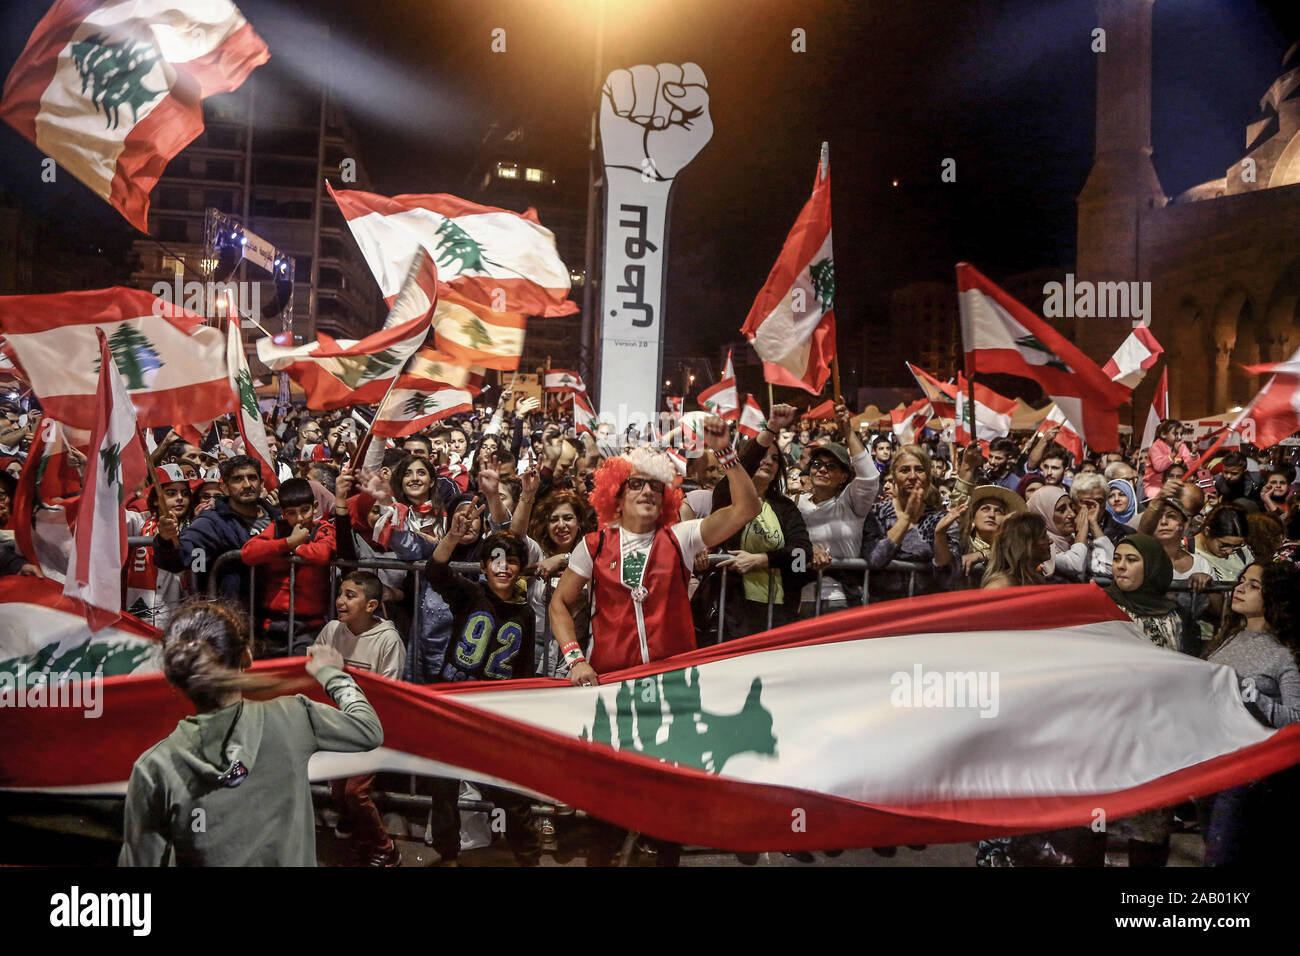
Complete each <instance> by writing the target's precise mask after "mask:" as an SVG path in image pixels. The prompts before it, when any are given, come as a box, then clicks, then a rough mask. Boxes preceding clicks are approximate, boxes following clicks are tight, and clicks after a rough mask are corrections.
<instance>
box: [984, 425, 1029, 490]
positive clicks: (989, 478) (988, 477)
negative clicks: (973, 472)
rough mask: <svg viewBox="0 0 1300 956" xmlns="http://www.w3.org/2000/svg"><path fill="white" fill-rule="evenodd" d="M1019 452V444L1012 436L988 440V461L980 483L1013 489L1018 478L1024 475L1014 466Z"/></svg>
mask: <svg viewBox="0 0 1300 956" xmlns="http://www.w3.org/2000/svg"><path fill="white" fill-rule="evenodd" d="M1019 454H1020V446H1019V445H1017V444H1016V442H1015V440H1014V439H1012V438H995V439H993V441H991V442H989V462H988V465H987V466H986V467H985V469H984V480H983V481H982V482H981V484H985V485H998V486H999V487H1002V488H1009V489H1010V490H1012V491H1015V490H1016V486H1017V485H1019V484H1020V479H1021V478H1023V477H1024V475H1022V474H1021V473H1020V469H1018V468H1017V467H1016V458H1017V457H1018V456H1019Z"/></svg>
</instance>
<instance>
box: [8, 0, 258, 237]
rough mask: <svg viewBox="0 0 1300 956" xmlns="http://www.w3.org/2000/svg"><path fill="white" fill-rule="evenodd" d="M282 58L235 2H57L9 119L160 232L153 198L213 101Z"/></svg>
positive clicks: (24, 61)
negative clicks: (206, 103) (153, 219)
mask: <svg viewBox="0 0 1300 956" xmlns="http://www.w3.org/2000/svg"><path fill="white" fill-rule="evenodd" d="M269 58H270V55H269V54H268V53H267V51H266V44H265V43H263V42H262V39H261V37H259V36H258V35H257V34H256V33H254V32H253V28H252V27H251V26H249V24H248V21H246V20H245V19H244V17H243V15H242V14H241V13H240V12H239V10H238V9H237V8H236V7H235V5H234V4H233V3H230V2H229V0H168V2H166V3H159V2H156V0H100V2H94V0H56V2H55V3H54V5H53V6H52V7H50V10H49V12H48V13H47V14H45V16H44V17H43V18H42V19H41V22H40V23H38V24H37V25H36V31H35V32H34V33H33V34H32V36H31V39H30V40H28V41H27V47H26V49H24V50H23V52H22V54H21V55H20V56H19V57H18V62H17V63H15V64H14V68H13V70H11V71H10V73H9V79H8V80H6V81H5V88H4V98H3V99H2V100H0V119H3V120H4V121H5V122H6V123H8V124H9V125H10V126H12V127H13V128H14V129H16V130H18V132H19V133H21V134H22V135H23V136H25V137H26V138H27V139H28V140H30V141H31V142H32V143H34V144H35V145H36V148H37V149H39V150H40V151H41V152H43V153H45V154H46V155H47V156H50V157H51V158H53V159H54V160H55V162H57V163H58V164H59V165H60V166H62V167H63V168H64V169H66V170H67V171H68V172H69V173H71V174H72V175H73V176H75V177H76V178H77V179H79V180H80V181H81V182H82V183H84V184H85V185H86V186H87V187H89V189H90V190H91V191H92V192H94V193H95V194H96V195H97V196H99V197H100V198H101V199H104V200H106V201H107V202H108V203H109V204H111V205H112V206H113V208H115V209H116V210H117V211H118V212H120V213H121V214H122V215H123V216H125V217H126V220H127V222H129V223H131V225H133V226H135V227H136V228H137V229H139V230H140V231H141V232H148V231H149V193H150V191H151V190H152V189H153V188H154V185H155V184H156V183H157V182H158V179H159V177H160V176H162V174H163V170H164V169H165V168H166V166H167V163H168V162H170V161H171V158H172V157H173V156H175V155H176V154H177V153H179V152H180V151H181V150H182V149H184V148H185V147H186V146H188V145H189V144H190V143H191V142H193V140H194V139H195V138H197V137H198V135H199V134H200V133H202V132H203V103H202V100H203V99H204V98H205V97H208V96H212V95H214V94H216V93H229V92H230V91H232V90H235V89H238V88H239V86H240V84H241V83H243V82H244V80H245V79H246V78H247V77H248V74H249V73H251V72H252V71H253V70H254V69H255V68H257V67H258V66H261V65H262V64H263V63H265V62H266V61H267V60H268V59H269Z"/></svg>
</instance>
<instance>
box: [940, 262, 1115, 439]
mask: <svg viewBox="0 0 1300 956" xmlns="http://www.w3.org/2000/svg"><path fill="white" fill-rule="evenodd" d="M957 291H958V300H959V305H960V310H961V334H962V343H963V345H964V347H965V351H966V374H967V375H975V374H977V373H981V372H991V373H1000V374H1004V375H1018V376H1020V377H1021V378H1029V379H1033V380H1034V381H1036V382H1038V384H1039V385H1041V386H1042V387H1043V390H1044V391H1045V392H1047V394H1048V395H1050V396H1051V397H1052V400H1053V401H1054V402H1056V404H1058V405H1060V406H1061V410H1062V411H1063V412H1065V415H1066V417H1067V418H1068V419H1069V420H1070V421H1071V422H1074V423H1075V424H1076V425H1078V426H1080V427H1081V429H1082V431H1081V434H1082V436H1083V438H1084V440H1085V441H1086V442H1087V443H1088V444H1089V445H1091V446H1093V447H1094V448H1098V449H1114V448H1118V447H1119V414H1118V409H1119V407H1120V406H1121V405H1122V404H1124V402H1126V401H1128V397H1129V390H1128V389H1127V388H1125V387H1124V386H1122V385H1120V384H1118V383H1116V382H1112V381H1111V380H1110V377H1109V376H1107V375H1106V373H1105V372H1103V371H1102V370H1101V369H1100V368H1099V367H1098V366H1097V364H1096V363H1095V362H1093V361H1092V360H1091V359H1090V358H1088V357H1087V356H1086V355H1084V354H1083V352H1081V351H1079V349H1078V348H1076V347H1075V346H1074V345H1072V344H1070V342H1069V341H1068V340H1067V339H1066V338H1065V336H1063V335H1061V333H1059V332H1057V331H1056V330H1055V329H1054V328H1052V327H1051V326H1050V325H1048V324H1047V323H1046V322H1045V321H1043V320H1042V319H1040V318H1039V317H1038V316H1037V315H1035V314H1034V313H1033V312H1032V311H1030V310H1029V309H1028V308H1026V307H1025V306H1024V305H1022V304H1021V303H1019V302H1017V301H1016V300H1015V299H1013V298H1012V297H1011V296H1009V295H1008V294H1007V293H1006V292H1005V291H1003V290H1002V289H1000V288H999V287H998V286H996V285H994V284H993V282H991V281H990V280H989V279H988V278H986V277H985V276H983V275H981V274H980V272H979V271H978V270H976V269H975V268H974V267H973V266H970V265H968V264H966V263H964V262H963V263H960V264H959V265H958V266H957Z"/></svg>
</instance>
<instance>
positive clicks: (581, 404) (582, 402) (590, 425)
mask: <svg viewBox="0 0 1300 956" xmlns="http://www.w3.org/2000/svg"><path fill="white" fill-rule="evenodd" d="M597 424H599V423H598V422H597V420H596V413H595V412H594V411H593V410H592V407H591V405H590V404H588V402H587V399H586V397H585V396H583V395H580V394H579V393H577V392H574V393H573V427H574V429H575V430H576V431H577V433H578V434H579V435H581V434H582V433H583V432H586V433H587V434H588V435H590V436H591V437H592V438H595V437H596V426H597Z"/></svg>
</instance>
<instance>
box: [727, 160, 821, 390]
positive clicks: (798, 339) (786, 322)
mask: <svg viewBox="0 0 1300 956" xmlns="http://www.w3.org/2000/svg"><path fill="white" fill-rule="evenodd" d="M834 305H835V258H834V254H833V252H832V249H831V171H830V147H829V146H828V145H827V144H826V143H822V153H821V160H820V162H819V163H818V165H817V179H816V182H815V184H814V186H813V193H812V196H811V197H809V199H808V202H807V203H805V204H804V207H803V209H802V211H800V213H799V218H798V219H796V220H795V222H794V228H793V229H791V230H790V234H789V235H788V236H786V240H785V245H784V246H783V247H782V248H781V255H780V256H779V257H778V258H777V260H776V265H774V266H773V267H772V271H771V273H770V274H769V275H768V277H767V282H766V283H765V284H764V286H763V288H762V290H760V291H759V293H758V298H756V299H755V300H754V304H753V306H752V307H751V308H750V310H749V315H748V316H747V317H746V318H745V324H744V325H743V326H742V327H741V329H740V331H742V332H744V333H745V337H746V338H747V339H749V341H750V344H751V345H753V346H754V351H755V352H757V353H758V355H759V357H760V358H761V359H762V360H763V376H764V377H765V378H766V379H767V381H769V382H771V383H772V384H773V385H788V386H790V387H792V388H802V389H805V390H807V391H809V392H812V393H813V394H814V395H816V394H818V393H820V392H821V390H822V387H823V386H824V385H825V384H826V379H827V377H828V376H829V375H830V363H831V359H833V358H834V357H835V312H834Z"/></svg>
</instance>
